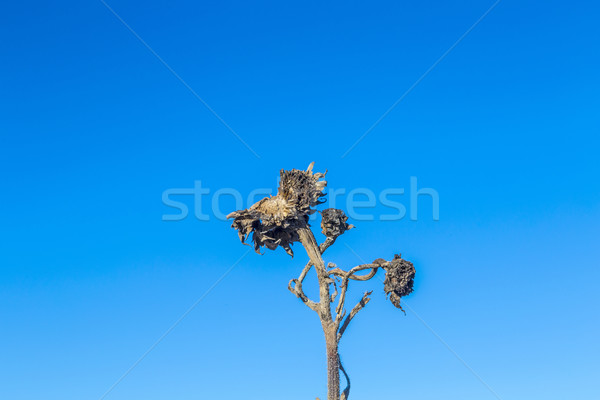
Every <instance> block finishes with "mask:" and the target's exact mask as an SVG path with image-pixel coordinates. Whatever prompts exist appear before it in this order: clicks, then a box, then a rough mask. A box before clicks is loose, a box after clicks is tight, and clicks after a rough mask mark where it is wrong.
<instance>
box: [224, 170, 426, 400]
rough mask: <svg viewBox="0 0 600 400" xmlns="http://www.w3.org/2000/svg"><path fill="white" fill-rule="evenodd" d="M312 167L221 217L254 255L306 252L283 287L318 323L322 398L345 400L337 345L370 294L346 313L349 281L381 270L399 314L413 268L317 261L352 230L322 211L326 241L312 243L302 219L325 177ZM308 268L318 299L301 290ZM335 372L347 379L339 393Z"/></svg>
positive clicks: (338, 216)
mask: <svg viewBox="0 0 600 400" xmlns="http://www.w3.org/2000/svg"><path fill="white" fill-rule="evenodd" d="M313 164H314V163H312V164H310V166H309V167H308V169H307V170H306V171H301V170H296V169H293V170H291V171H284V170H281V172H280V175H281V179H280V184H279V189H278V193H277V195H276V196H271V197H266V198H264V199H262V200H260V201H259V202H257V203H255V204H254V205H252V206H251V207H250V208H248V209H245V210H238V211H235V212H233V213H231V214H229V215H228V216H227V218H233V224H232V227H233V228H235V229H237V231H238V234H239V237H240V240H241V241H242V243H244V244H247V243H246V242H247V241H248V240H249V239H250V236H252V238H251V240H252V242H253V245H254V249H255V251H256V252H257V253H259V254H260V248H261V247H263V246H264V247H266V248H268V249H270V250H275V249H276V248H277V247H278V246H281V247H283V249H284V250H285V251H286V252H287V253H288V254H289V255H290V256H292V257H293V255H294V252H293V251H292V248H291V245H292V244H293V243H295V242H300V243H301V244H302V246H303V247H304V249H305V250H306V252H307V254H308V257H309V261H308V263H307V264H306V266H305V267H304V269H303V270H302V272H301V273H300V276H299V277H298V278H297V279H292V280H291V281H290V282H289V284H288V289H289V290H290V291H291V292H292V293H293V294H294V295H296V297H298V298H299V299H300V300H302V302H303V303H304V304H306V305H307V306H308V307H309V308H310V309H311V310H313V311H315V312H316V313H317V314H318V316H319V319H320V321H321V326H322V327H323V332H324V333H325V344H326V351H327V392H328V393H327V399H328V400H347V399H348V395H349V393H350V379H349V377H348V375H347V373H346V371H345V370H344V368H343V367H342V364H341V362H340V357H339V353H338V345H339V342H340V339H341V338H342V336H343V335H344V332H345V331H346V329H347V328H348V324H349V323H350V321H352V319H353V318H354V317H355V316H356V314H358V312H359V311H360V310H362V309H363V308H364V307H365V306H366V305H367V303H368V302H369V301H370V300H371V298H370V295H371V293H372V291H368V292H365V294H364V295H363V296H362V298H361V300H360V301H359V302H358V303H357V304H356V305H355V306H354V307H353V308H352V309H351V310H350V313H347V312H346V309H345V307H344V306H345V301H346V293H347V290H348V285H349V283H350V281H368V280H370V279H372V278H373V277H375V275H376V274H377V272H378V270H379V269H382V270H383V271H385V280H384V291H385V293H386V294H387V295H388V297H389V299H390V301H391V302H392V304H393V305H394V306H396V307H397V308H399V309H401V310H402V307H401V305H400V299H401V298H402V297H404V296H407V295H409V294H410V293H411V292H412V290H413V281H414V276H415V268H414V266H413V264H412V263H411V262H409V261H406V260H403V259H402V258H401V257H400V256H399V255H396V256H394V258H393V259H392V260H391V261H386V260H384V259H383V258H378V259H376V260H375V261H373V262H372V263H370V264H362V265H358V266H355V267H353V268H351V269H349V270H343V269H341V268H339V267H337V266H336V265H335V264H333V263H328V264H327V265H326V264H325V262H324V261H323V257H322V255H323V253H324V252H325V250H327V249H328V248H329V247H330V246H331V245H332V244H333V243H335V241H336V239H337V238H338V237H339V236H340V235H342V234H343V233H344V232H346V231H348V230H350V229H352V228H354V226H353V225H349V224H348V223H347V221H348V217H347V216H346V215H345V214H344V212H343V211H342V210H338V209H335V208H328V209H325V210H323V211H321V212H320V214H321V229H322V233H323V234H324V235H325V236H326V239H325V241H324V242H323V243H321V244H320V245H318V244H317V241H316V239H315V236H314V235H313V232H312V231H311V229H310V225H309V223H308V220H309V216H310V215H311V214H313V213H315V212H316V208H315V207H316V206H317V205H319V204H322V203H324V202H325V200H324V199H323V198H324V197H325V193H324V192H323V190H324V189H325V186H326V185H327V182H326V181H324V180H321V179H322V178H324V177H325V173H313V171H312V169H313ZM313 267H314V269H315V272H316V275H317V280H318V283H319V301H313V300H311V299H309V298H308V296H307V295H306V294H305V293H304V291H303V289H302V283H303V282H304V279H305V278H306V275H307V274H308V273H309V272H310V270H311V269H312V268H313ZM359 273H360V274H359ZM332 288H333V293H332ZM336 300H337V304H335V302H336ZM403 311H404V310H403ZM340 371H342V372H343V373H344V376H345V377H346V381H347V386H346V388H345V390H344V392H343V393H342V394H341V395H340Z"/></svg>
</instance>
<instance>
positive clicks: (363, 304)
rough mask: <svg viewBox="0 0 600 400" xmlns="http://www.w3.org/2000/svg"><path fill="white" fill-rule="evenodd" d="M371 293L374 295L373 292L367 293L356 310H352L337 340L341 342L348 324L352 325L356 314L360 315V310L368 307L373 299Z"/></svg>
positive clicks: (356, 306)
mask: <svg viewBox="0 0 600 400" xmlns="http://www.w3.org/2000/svg"><path fill="white" fill-rule="evenodd" d="M371 293H373V291H370V292H366V293H365V294H364V295H363V297H362V299H360V301H359V302H358V304H357V305H355V306H354V308H353V309H352V311H350V314H349V315H348V316H347V317H346V319H345V320H344V323H343V324H342V327H341V328H340V330H339V332H338V335H337V340H338V342H339V340H340V339H341V338H342V335H343V334H344V332H345V331H346V328H347V327H348V324H349V323H350V321H352V318H354V316H355V315H356V314H358V312H359V311H360V310H362V309H363V307H364V306H366V305H367V304H368V303H369V301H371V298H370V297H369V296H370V295H371Z"/></svg>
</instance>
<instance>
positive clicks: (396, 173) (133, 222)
mask: <svg viewBox="0 0 600 400" xmlns="http://www.w3.org/2000/svg"><path fill="white" fill-rule="evenodd" d="M107 4H108V5H110V7H112V8H113V10H114V11H115V12H116V13H118V14H119V15H120V16H121V18H122V19H123V20H124V21H125V22H126V23H127V24H128V25H129V26H130V27H131V28H132V29H133V30H135V32H137V34H138V35H139V36H140V37H141V38H142V39H143V40H144V41H145V42H146V43H147V44H148V45H149V46H150V47H151V48H152V49H153V50H154V51H155V52H156V54H158V55H159V56H160V57H161V58H162V59H163V60H164V61H165V62H166V63H167V64H168V65H169V66H170V68H172V70H173V71H175V72H176V73H177V74H178V75H179V76H180V77H181V78H182V79H183V81H184V82H185V83H186V84H187V85H188V86H189V88H192V89H193V90H194V91H195V92H196V93H197V94H198V95H199V96H200V97H201V98H202V99H203V100H204V101H205V102H206V103H207V104H209V105H210V107H212V109H213V110H214V111H215V112H216V113H217V114H218V115H219V116H220V118H222V119H223V120H224V121H226V123H227V124H228V125H229V126H230V127H231V128H232V129H233V130H234V131H235V132H236V133H237V134H238V135H239V136H240V137H241V138H243V140H244V141H245V142H246V143H247V144H248V145H249V146H250V147H251V148H252V149H253V150H254V152H256V153H257V154H258V155H259V156H260V158H258V157H256V156H255V155H254V154H253V153H252V152H251V151H249V150H248V148H247V147H245V146H244V144H242V143H241V142H240V141H239V140H238V138H236V136H235V135H234V134H232V133H231V132H230V131H229V130H228V129H227V128H225V127H224V125H223V124H222V123H221V122H220V121H219V120H218V119H217V118H216V117H215V116H214V115H213V114H212V113H211V112H210V111H208V110H207V108H206V107H204V105H203V104H202V103H201V102H200V101H199V100H198V99H197V98H196V97H195V96H194V95H193V94H192V93H191V92H190V90H189V89H188V87H186V86H185V85H184V84H183V83H182V82H181V81H179V80H178V79H177V78H176V77H175V76H174V75H173V73H172V72H171V71H169V69H168V68H167V67H165V65H163V64H162V63H161V62H160V61H159V60H158V59H157V58H156V57H155V56H154V55H153V54H152V53H151V52H150V51H149V50H148V48H146V47H144V45H143V44H141V42H140V41H139V40H138V39H137V38H136V37H135V36H134V35H133V34H132V33H131V32H130V31H129V30H128V29H127V28H126V27H125V26H124V25H123V23H122V22H121V21H119V20H118V19H117V17H116V16H115V15H113V14H112V13H111V12H110V11H109V10H108V9H107V7H106V6H105V5H103V4H102V3H101V2H99V1H84V2H69V1H66V2H58V3H56V2H55V3H45V2H35V1H33V2H20V3H17V2H11V3H7V4H5V5H4V6H3V12H2V15H1V16H0V34H1V35H2V40H0V53H1V54H2V60H3V61H2V63H0V76H1V78H0V91H1V93H2V96H1V97H0V102H1V104H0V105H1V107H0V131H1V133H0V174H1V177H2V182H3V185H2V189H0V190H2V195H1V196H0V206H1V210H2V223H1V224H0V227H1V229H0V318H1V320H2V328H1V329H0V359H1V360H2V362H1V363H0V398H6V399H12V400H21V399H36V400H37V399H48V400H51V399H61V400H66V399H78V400H80V399H100V398H101V396H102V395H103V394H104V393H105V392H106V391H107V390H108V389H109V388H111V386H112V385H113V384H114V383H115V382H116V381H117V379H119V377H120V376H121V375H122V374H123V373H125V372H126V371H127V370H128V369H129V368H130V367H131V366H132V364H133V363H134V362H135V361H136V360H137V359H138V358H139V357H140V356H141V355H143V354H144V353H145V352H146V351H147V350H148V349H149V348H150V347H151V346H152V345H153V343H155V342H156V340H157V339H159V338H160V337H161V335H163V334H164V333H165V331H166V330H167V329H168V328H169V327H170V326H172V324H173V323H174V322H176V321H177V320H178V318H180V317H181V316H182V315H183V314H184V313H185V312H186V310H188V309H189V307H190V306H192V305H193V304H195V303H196V302H197V300H198V299H199V298H200V297H201V296H202V295H203V293H205V292H206V291H207V289H209V288H211V286H212V285H213V284H214V282H215V281H217V280H218V279H219V278H220V277H222V275H223V274H224V273H225V272H226V271H227V270H228V269H229V268H230V267H231V266H232V265H233V264H234V263H235V262H236V261H237V260H238V259H240V257H242V256H244V254H245V253H246V252H247V247H245V246H242V245H241V244H240V243H239V241H238V238H237V234H236V232H235V231H233V230H232V229H230V227H229V225H230V224H229V223H228V222H225V221H222V220H219V219H216V218H211V219H210V220H209V221H199V220H197V219H195V218H193V216H192V215H190V217H188V218H186V219H185V220H183V221H177V222H173V221H163V220H162V217H163V215H165V214H171V213H173V209H171V208H169V207H167V206H165V205H164V204H163V202H162V200H161V199H162V193H163V192H164V191H165V190H167V189H170V188H191V187H193V185H194V182H195V181H201V182H202V185H203V186H204V187H206V188H209V189H210V190H211V193H212V194H214V193H215V192H216V191H217V190H219V189H222V188H232V189H235V190H236V191H238V192H239V193H241V194H242V195H243V196H247V195H248V193H250V192H251V191H252V190H253V189H256V188H273V189H274V188H275V187H276V185H277V177H278V171H279V169H281V168H286V169H290V168H305V167H306V166H307V165H308V164H309V163H310V162H311V161H315V162H316V166H315V169H316V170H318V171H322V170H325V169H328V171H329V172H328V181H329V183H330V187H333V188H345V189H347V191H350V190H352V189H355V188H366V189H368V190H371V191H372V192H373V193H376V194H377V193H380V192H381V191H383V190H385V189H389V188H405V189H406V194H405V195H403V196H400V197H398V198H397V199H398V200H399V201H400V202H402V203H403V204H404V205H405V206H407V207H408V205H409V202H408V199H409V196H408V188H409V187H410V177H411V176H414V177H417V178H418V182H419V187H428V188H433V189H435V190H436V191H437V192H438V193H439V198H440V218H439V221H434V220H433V218H432V215H431V208H430V207H431V202H430V200H429V199H427V198H426V197H425V196H422V197H421V199H420V200H419V201H420V203H419V215H418V218H417V220H416V221H412V220H410V219H409V218H408V217H406V218H403V219H401V220H396V221H379V220H378V219H377V218H375V220H373V221H353V222H354V223H355V225H357V229H355V230H352V231H350V232H348V233H347V234H346V235H344V236H343V237H342V238H340V240H339V243H338V244H336V246H335V247H334V248H332V249H331V250H329V251H328V254H327V257H326V261H333V262H336V263H338V265H340V266H343V267H347V266H352V265H355V264H359V263H361V260H360V259H359V257H360V258H362V259H366V260H369V261H370V260H372V259H374V258H377V257H384V258H388V259H389V258H391V257H392V256H393V254H394V253H402V255H403V256H404V257H405V258H407V259H409V260H412V261H413V262H414V264H415V267H416V269H417V277H416V283H415V292H414V293H413V294H412V295H411V296H410V297H409V298H408V299H407V302H406V303H407V304H408V306H409V307H410V309H408V310H407V315H406V316H404V315H403V314H402V313H401V312H399V311H398V310H396V309H395V308H394V307H393V306H392V305H391V304H390V303H389V302H388V301H386V300H385V296H384V294H383V293H382V287H381V284H380V283H379V282H369V283H365V284H363V285H362V287H361V286H360V285H357V286H356V287H355V289H354V290H353V291H351V293H350V300H351V301H352V302H354V301H356V300H357V299H358V298H360V296H361V293H362V291H363V290H370V289H374V290H375V292H374V298H373V301H372V302H371V303H370V304H369V305H368V307H367V308H366V309H365V310H364V311H362V312H361V314H359V316H358V317H357V318H356V319H355V320H354V321H353V323H352V325H351V326H350V328H349V329H348V331H347V333H346V335H345V337H344V338H343V341H342V343H341V354H342V359H343V361H344V364H345V366H346V367H347V370H348V372H349V373H350V375H351V378H352V379H353V380H352V384H353V387H352V393H351V399H352V398H353V399H356V400H359V399H371V398H413V399H423V400H425V399H440V398H443V399H447V400H451V399H457V400H458V399H460V400H470V399H477V400H482V399H490V400H492V399H497V398H498V397H496V395H494V393H492V391H491V390H489V388H491V389H492V390H493V392H495V393H496V394H497V395H498V396H499V398H500V399H502V400H521V399H523V400H524V399H534V398H543V399H546V400H554V399H556V400H558V399H566V398H569V399H573V398H580V399H592V398H598V397H600V388H599V387H598V384H597V383H596V381H597V377H598V374H599V373H600V366H599V364H598V359H599V356H600V345H599V344H598V341H597V338H598V337H599V335H600V323H599V320H598V306H600V302H599V295H598V289H597V282H598V280H599V279H600V272H599V269H598V267H599V265H598V259H600V250H599V249H600V247H599V246H598V239H599V233H600V231H599V226H600V179H599V171H600V168H599V165H598V152H599V150H600V148H599V147H600V146H599V145H600V139H598V137H599V133H600V129H599V128H600V121H599V117H598V109H599V107H600V101H599V98H598V92H599V88H600V80H599V76H598V70H599V67H600V60H599V53H598V51H597V49H598V43H599V39H600V29H599V28H598V24H597V20H598V11H599V7H598V6H597V5H596V4H593V3H592V2H582V1H575V2H569V3H565V2H558V1H547V2H534V1H527V0H524V1H519V2H515V1H508V0H504V1H501V2H500V3H499V4H498V5H497V7H495V8H494V9H493V10H492V11H491V12H490V13H489V15H487V16H486V18H485V19H484V20H483V21H481V23H480V24H478V25H477V26H476V27H475V28H474V29H473V30H472V31H471V32H470V34H469V35H467V36H466V37H465V38H464V40H462V41H461V42H460V43H459V44H458V45H457V46H456V47H455V48H454V49H453V50H452V51H451V52H450V53H449V54H448V55H447V57H445V58H444V59H443V60H442V61H441V62H440V63H439V64H438V65H437V66H436V67H435V68H434V69H433V70H432V71H431V72H430V73H429V74H427V76H426V77H425V78H424V79H423V80H422V81H420V83H419V84H418V85H417V86H416V87H415V88H414V90H412V91H411V92H410V93H409V94H408V95H407V96H406V97H405V98H404V99H403V100H402V102H400V103H399V104H398V106H397V107H395V108H394V109H393V110H392V111H391V112H390V113H389V114H388V115H387V117H386V118H385V119H383V120H382V121H381V123H379V124H378V125H377V126H376V127H375V128H374V129H373V130H372V131H371V132H370V133H369V134H368V135H367V136H366V137H365V138H364V140H362V141H361V142H360V143H359V144H358V145H357V146H356V147H355V148H354V149H353V150H352V151H351V152H350V153H349V154H348V155H347V156H346V157H343V158H342V155H343V154H344V153H345V152H346V151H347V150H348V148H349V147H350V146H352V144H353V143H355V141H356V140H357V139H358V138H359V137H360V136H361V135H363V133H364V132H365V131H367V129H369V127H370V126H371V125H372V124H373V123H374V122H375V121H376V120H377V119H378V118H379V117H380V116H381V115H382V114H383V113H384V112H385V111H386V110H387V109H388V108H389V107H390V106H391V105H392V104H393V103H394V102H396V100H398V99H399V98H400V97H401V96H402V94H403V93H405V92H406V90H407V89H409V88H410V87H411V86H412V85H413V84H414V83H415V82H416V81H417V80H418V79H419V78H420V77H421V76H422V74H423V73H424V72H425V71H427V70H428V68H430V67H431V66H432V65H433V64H434V63H435V62H436V60H438V58H439V57H440V56H441V55H442V54H444V52H446V51H447V50H448V49H449V48H450V47H451V46H452V45H453V44H454V43H455V42H456V40H457V39H458V38H459V37H460V36H461V35H463V33H465V31H467V29H469V27H471V26H472V25H473V23H474V22H475V21H477V20H478V19H479V18H480V17H481V16H482V14H484V13H485V12H486V10H488V9H489V8H490V6H491V5H492V4H493V2H492V1H479V0H477V1H475V0H473V1H460V2H428V1H425V2H406V1H400V2H374V3H373V2H371V3H368V4H367V3H359V2H326V3H324V2H302V3H293V4H291V3H282V2H252V3H247V2H229V1H227V2H184V1H171V2H151V3H147V2H146V3H141V2H134V1H108V2H107ZM210 199H211V197H210V195H208V196H207V197H206V198H205V199H204V201H203V203H202V207H203V208H204V210H205V211H206V210H210ZM182 201H184V202H187V203H186V204H188V206H189V207H190V210H192V208H193V202H192V201H191V199H190V198H189V197H188V198H183V200H182ZM219 207H221V208H222V210H223V211H224V212H227V211H232V210H233V209H234V208H235V204H234V202H233V200H232V199H231V198H228V199H227V198H224V199H223V202H222V203H219ZM387 211H389V210H386V209H385V208H383V206H382V205H381V204H379V203H378V204H377V205H376V207H375V208H373V209H372V212H373V214H374V215H376V216H379V215H381V214H385V213H386V212H387ZM350 249H352V250H353V251H354V252H355V253H356V254H354V252H353V251H351V250H350ZM295 251H296V257H295V258H294V259H290V258H289V257H288V256H287V255H286V254H285V253H284V252H283V251H282V250H278V251H276V252H271V251H269V252H266V254H264V255H263V256H259V255H257V254H255V253H253V252H251V253H249V254H247V255H246V256H245V257H243V258H242V260H241V261H240V262H239V263H238V264H237V265H236V266H235V268H234V269H233V270H231V272H230V273H229V274H228V275H227V276H226V277H225V278H224V279H223V280H222V281H221V282H220V283H219V284H218V285H217V286H215V287H214V289H213V290H212V291H210V293H209V294H208V295H207V296H206V297H205V298H203V300H202V301H200V302H199V303H197V305H196V306H195V307H194V308H193V310H192V311H191V312H190V313H189V314H187V315H186V317H185V318H184V319H183V320H181V322H180V323H179V324H178V325H177V326H176V327H175V328H174V329H173V330H172V331H171V332H170V333H169V335H168V336H166V337H165V338H164V339H163V340H162V341H161V342H160V343H159V344H158V345H157V346H156V347H155V348H154V349H153V350H152V351H151V352H150V353H148V355H147V356H146V357H145V358H144V359H143V360H142V361H141V362H140V363H139V364H138V365H137V366H136V367H135V368H134V369H133V370H132V371H131V372H130V373H129V374H128V375H127V376H126V377H125V378H124V379H123V380H122V381H121V382H120V383H119V384H118V385H117V386H115V387H114V389H113V390H112V391H111V392H110V393H108V395H107V396H106V397H105V398H106V399H110V400H119V399H135V398H144V399H148V400H154V399H167V398H169V399H209V398H217V399H234V398H240V397H244V398H250V399H261V400H264V399H281V398H285V399H290V400H295V399H307V398H315V397H316V396H320V397H321V398H323V397H324V396H325V375H324V374H325V357H324V341H323V338H322V332H321V329H320V325H319V322H318V319H317V318H316V316H315V315H314V313H313V312H311V311H310V310H308V309H307V308H306V307H305V306H303V305H302V303H301V302H300V301H299V300H298V299H296V298H295V297H294V296H293V295H292V294H290V293H289V292H288V291H287V282H288V281H289V280H290V279H291V278H293V277H296V276H297V275H298V273H299V272H300V270H301V268H302V266H303V265H304V263H305V262H306V255H305V253H304V252H303V250H302V249H301V248H300V246H299V245H296V246H295ZM357 255H358V257H357ZM252 304H260V307H258V308H257V309H252V308H251V307H252ZM440 339H441V340H440ZM444 343H445V344H444ZM456 355H458V357H460V359H462V360H463V361H464V363H463V362H461V361H460V360H459V358H457V356H456ZM476 375H478V376H479V377H480V379H478V378H477V376H476ZM488 387H489V388H488Z"/></svg>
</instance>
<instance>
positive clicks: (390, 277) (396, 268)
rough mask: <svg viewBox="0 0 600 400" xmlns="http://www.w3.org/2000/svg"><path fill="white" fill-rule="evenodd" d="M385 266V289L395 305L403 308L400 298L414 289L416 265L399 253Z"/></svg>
mask: <svg viewBox="0 0 600 400" xmlns="http://www.w3.org/2000/svg"><path fill="white" fill-rule="evenodd" d="M384 268H385V270H386V271H385V272H386V274H385V281H384V282H383V290H385V293H386V294H387V295H388V296H389V298H390V301H391V302H392V304H393V305H394V306H396V307H397V308H399V309H401V310H402V307H401V306H400V298H401V297H404V296H408V295H409V294H411V293H412V291H413V284H414V278H415V267H414V266H413V264H412V263H411V262H410V261H406V260H403V259H402V257H400V255H399V254H396V255H395V256H394V259H393V260H392V261H390V262H389V264H388V266H387V267H384Z"/></svg>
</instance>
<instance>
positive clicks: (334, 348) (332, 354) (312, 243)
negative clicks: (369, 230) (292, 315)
mask: <svg viewBox="0 0 600 400" xmlns="http://www.w3.org/2000/svg"><path fill="white" fill-rule="evenodd" d="M298 235H299V236H300V242H301V243H302V245H303V246H304V248H305V249H306V252H307V253H308V257H309V258H310V260H311V261H312V263H313V265H314V266H315V271H316V273H317V278H318V280H319V298H320V302H319V308H318V314H319V318H320V319H321V326H322V327H323V332H324V333H325V347H326V351H327V353H326V354H327V400H340V368H339V366H340V365H339V356H338V339H337V325H336V324H335V323H334V321H333V318H332V314H331V296H330V292H329V285H330V278H329V276H328V274H327V270H326V269H325V263H324V262H323V258H322V257H321V251H320V249H319V246H318V245H317V241H316V240H315V236H314V235H313V233H312V231H311V230H310V228H308V227H303V228H300V229H298Z"/></svg>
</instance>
